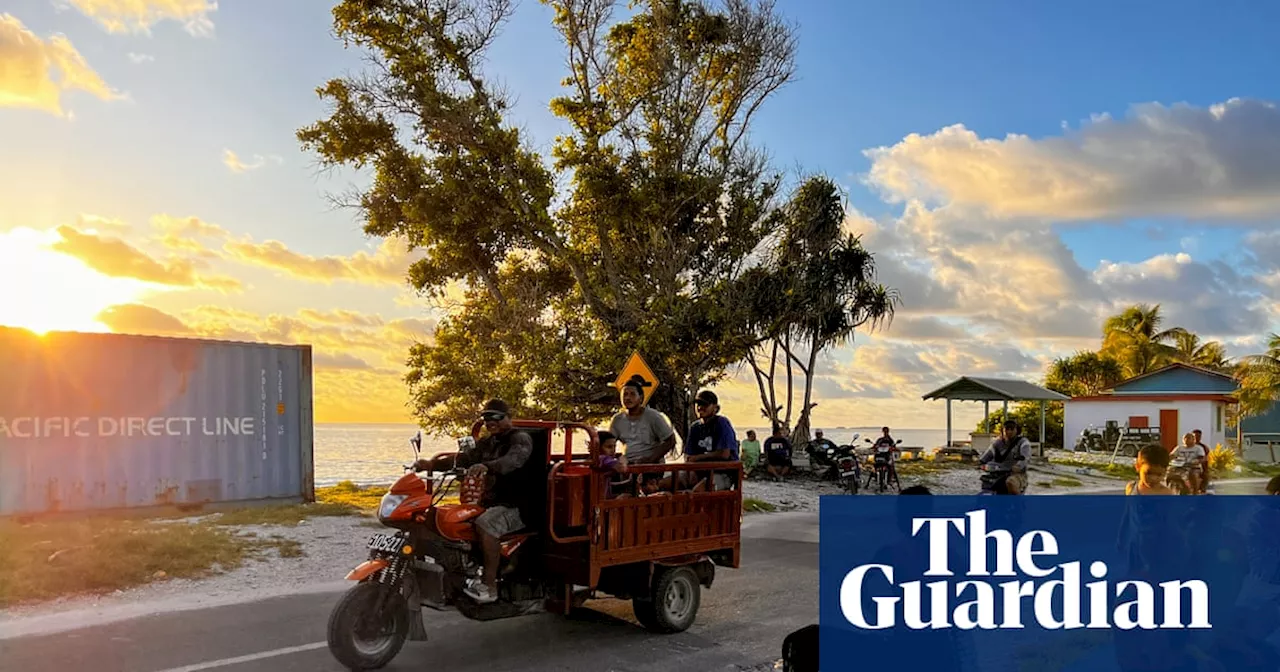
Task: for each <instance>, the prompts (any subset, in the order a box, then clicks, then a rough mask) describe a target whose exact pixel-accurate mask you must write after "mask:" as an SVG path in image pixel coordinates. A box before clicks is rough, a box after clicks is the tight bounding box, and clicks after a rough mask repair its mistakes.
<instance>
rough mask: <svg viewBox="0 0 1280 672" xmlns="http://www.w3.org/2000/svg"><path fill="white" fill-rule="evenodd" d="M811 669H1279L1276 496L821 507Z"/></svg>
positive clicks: (958, 499)
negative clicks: (816, 650)
mask: <svg viewBox="0 0 1280 672" xmlns="http://www.w3.org/2000/svg"><path fill="white" fill-rule="evenodd" d="M819 516H820V523H821V538H820V541H821V543H820V545H819V591H820V592H819V595H820V597H819V616H820V621H819V631H820V635H819V636H820V654H819V655H820V669H821V670H822V672H843V671H846V670H848V671H853V670H858V671H859V672H865V670H893V671H895V672H896V671H906V670H927V671H928V672H951V671H953V670H954V671H959V670H971V671H975V672H1139V671H1141V672H1157V671H1158V672H1183V671H1185V672H1192V671H1196V672H1201V671H1204V672H1208V671H1215V672H1243V671H1253V670H1259V671H1266V672H1277V671H1280V498H1278V497H1225V496H1223V497H1215V496H1201V497H1172V496H1165V497H1151V496H1149V497H1121V496H1062V497H980V496H898V497H840V496H829V497H823V498H822V500H821V507H820V514H819Z"/></svg>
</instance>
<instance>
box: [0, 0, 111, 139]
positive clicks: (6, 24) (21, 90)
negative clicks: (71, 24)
mask: <svg viewBox="0 0 1280 672" xmlns="http://www.w3.org/2000/svg"><path fill="white" fill-rule="evenodd" d="M54 73H56V74H57V79H54V78H53V76H52V75H53V74H54ZM71 90H80V91H84V92H86V93H88V94H90V95H92V96H94V97H95V98H98V99H99V100H105V101H112V100H121V99H124V98H125V97H126V96H125V95H124V94H122V93H120V92H118V91H116V90H114V89H112V88H111V87H110V86H109V85H108V84H107V83H106V82H105V81H103V79H102V76H101V75H99V74H98V73H97V72H96V71H95V70H94V69H93V68H92V67H90V66H89V64H88V63H86V62H85V60H84V57H83V56H81V55H80V52H79V51H77V50H76V48H75V47H74V46H72V44H71V41H70V40H68V39H67V38H66V37H64V36H62V35H54V36H52V37H50V38H49V39H48V40H42V39H40V37H38V36H37V35H36V34H35V33H33V32H31V31H30V30H28V29H27V27H26V26H25V25H23V23H22V22H21V21H19V20H18V19H17V17H15V16H13V15H11V14H0V107H25V108H32V109H37V110H43V111H45V112H49V113H51V114H54V115H57V116H60V117H68V116H70V113H69V112H67V111H65V110H64V109H63V106H62V95H63V94H64V93H65V92H67V91H71Z"/></svg>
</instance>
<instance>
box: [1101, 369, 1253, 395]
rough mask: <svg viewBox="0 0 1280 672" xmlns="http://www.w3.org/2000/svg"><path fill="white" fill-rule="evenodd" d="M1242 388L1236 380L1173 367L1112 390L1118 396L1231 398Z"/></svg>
mask: <svg viewBox="0 0 1280 672" xmlns="http://www.w3.org/2000/svg"><path fill="white" fill-rule="evenodd" d="M1238 387H1239V383H1238V382H1237V381H1236V379H1235V378H1234V377H1233V376H1232V375H1231V374H1228V373H1221V372H1218V371H1214V370H1212V369H1206V368H1202V367H1199V366H1192V365H1190V364H1170V365H1169V366H1166V367H1164V368H1162V369H1157V370H1155V371H1152V372H1151V373H1147V374H1143V375H1141V376H1134V377H1133V378H1130V379H1128V380H1126V381H1124V382H1122V383H1120V384H1119V385H1116V386H1115V387H1113V388H1112V389H1111V393H1112V394H1114V395H1116V396H1122V395H1126V394H1231V393H1233V392H1235V391H1236V388H1238Z"/></svg>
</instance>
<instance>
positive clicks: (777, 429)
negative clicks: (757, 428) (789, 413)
mask: <svg viewBox="0 0 1280 672" xmlns="http://www.w3.org/2000/svg"><path fill="white" fill-rule="evenodd" d="M764 452H765V457H766V459H767V460H768V463H769V475H770V476H773V479H774V480H775V481H781V480H782V479H783V477H784V476H786V475H788V474H790V473H791V467H792V463H791V441H789V440H788V439H787V437H786V436H784V435H783V430H782V425H781V424H775V425H774V426H773V436H771V437H769V438H768V439H765V442H764Z"/></svg>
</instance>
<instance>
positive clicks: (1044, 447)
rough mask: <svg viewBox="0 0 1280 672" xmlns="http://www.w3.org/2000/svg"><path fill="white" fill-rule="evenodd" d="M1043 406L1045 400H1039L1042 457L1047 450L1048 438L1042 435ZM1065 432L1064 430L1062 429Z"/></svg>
mask: <svg viewBox="0 0 1280 672" xmlns="http://www.w3.org/2000/svg"><path fill="white" fill-rule="evenodd" d="M1044 405H1045V400H1044V399H1041V400H1040V454H1041V455H1044V451H1046V450H1048V443H1049V442H1048V437H1046V436H1045V435H1044ZM1063 431H1066V428H1065V427H1064V428H1063Z"/></svg>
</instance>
